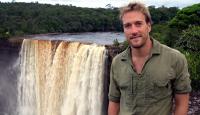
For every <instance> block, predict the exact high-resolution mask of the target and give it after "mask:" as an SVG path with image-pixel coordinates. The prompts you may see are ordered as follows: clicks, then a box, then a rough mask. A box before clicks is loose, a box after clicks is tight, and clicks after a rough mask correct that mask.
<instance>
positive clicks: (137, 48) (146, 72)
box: [108, 3, 191, 115]
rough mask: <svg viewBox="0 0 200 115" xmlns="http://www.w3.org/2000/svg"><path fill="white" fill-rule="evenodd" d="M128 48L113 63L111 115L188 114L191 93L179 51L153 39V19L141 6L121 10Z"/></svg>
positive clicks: (182, 57) (135, 4)
mask: <svg viewBox="0 0 200 115" xmlns="http://www.w3.org/2000/svg"><path fill="white" fill-rule="evenodd" d="M120 13H121V15H120V18H121V21H122V24H123V29H124V34H125V36H126V39H127V41H128V43H129V47H128V48H127V49H126V50H125V51H124V52H122V53H120V54H119V55H117V56H116V57H115V58H114V59H113V62H112V66H111V78H110V89H109V108H108V113H109V115H171V114H172V105H173V104H172V101H173V98H174V100H175V110H174V112H173V113H174V115H187V110H188V102H189V92H190V91H191V86H190V79H189V73H188V68H187V62H186V59H185V57H184V55H182V54H181V53H180V52H178V51H177V50H174V49H172V48H169V47H167V46H165V45H163V44H160V43H159V42H158V41H156V40H154V39H152V38H150V36H149V32H150V31H151V17H150V13H149V11H148V9H147V8H146V7H145V6H144V5H143V4H141V3H130V4H129V5H127V6H125V7H123V8H121V12H120Z"/></svg>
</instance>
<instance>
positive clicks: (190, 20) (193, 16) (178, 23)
mask: <svg viewBox="0 0 200 115" xmlns="http://www.w3.org/2000/svg"><path fill="white" fill-rule="evenodd" d="M189 25H200V3H198V4H194V5H192V6H189V7H186V8H183V9H182V10H180V11H178V13H177V15H176V16H175V17H174V18H173V19H172V20H171V21H170V23H169V26H170V27H174V28H177V29H178V30H179V31H182V30H184V29H187V28H188V26H189Z"/></svg>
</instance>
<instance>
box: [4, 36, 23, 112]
mask: <svg viewBox="0 0 200 115" xmlns="http://www.w3.org/2000/svg"><path fill="white" fill-rule="evenodd" d="M21 42H22V40H17V41H16V40H10V41H8V40H3V39H0V71H1V72H0V114H2V115H7V114H8V115H14V113H13V112H14V111H15V109H16V103H17V77H16V76H17V73H18V69H19V68H18V65H19V64H18V63H17V62H19V61H17V59H18V57H19V51H20V47H21Z"/></svg>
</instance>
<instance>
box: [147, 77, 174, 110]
mask: <svg viewBox="0 0 200 115" xmlns="http://www.w3.org/2000/svg"><path fill="white" fill-rule="evenodd" d="M146 89H147V90H146V91H145V92H146V96H145V98H146V105H147V106H148V105H152V104H153V103H156V102H158V101H160V100H162V99H165V98H168V97H170V96H171V95H172V89H171V82H170V80H168V79H162V80H152V81H151V83H149V84H148V85H147V87H146Z"/></svg>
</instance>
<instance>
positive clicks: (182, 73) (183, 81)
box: [174, 54, 192, 94]
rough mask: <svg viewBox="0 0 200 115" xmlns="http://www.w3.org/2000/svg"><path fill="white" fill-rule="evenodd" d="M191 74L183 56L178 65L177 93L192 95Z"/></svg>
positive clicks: (175, 86) (175, 85)
mask: <svg viewBox="0 0 200 115" xmlns="http://www.w3.org/2000/svg"><path fill="white" fill-rule="evenodd" d="M190 84H191V80H190V74H189V72H188V65H187V60H186V58H185V56H184V55H183V54H182V55H181V58H180V59H178V60H177V63H176V79H175V82H174V88H175V93H178V94H182V93H190V92H191V90H192V88H191V85H190Z"/></svg>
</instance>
